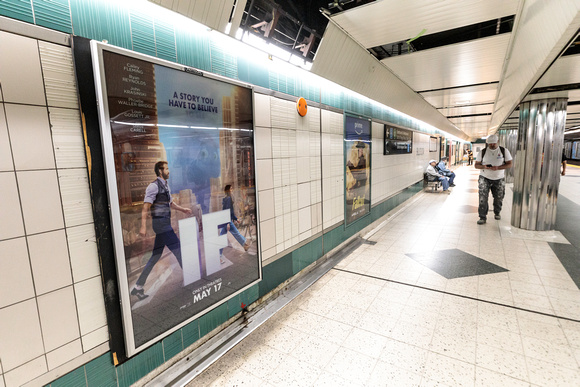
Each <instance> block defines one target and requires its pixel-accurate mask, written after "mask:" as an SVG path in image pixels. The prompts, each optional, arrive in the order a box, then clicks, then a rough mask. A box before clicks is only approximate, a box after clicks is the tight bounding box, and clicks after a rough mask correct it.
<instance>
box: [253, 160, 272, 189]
mask: <svg viewBox="0 0 580 387" xmlns="http://www.w3.org/2000/svg"><path fill="white" fill-rule="evenodd" d="M256 173H257V175H258V176H257V183H258V184H257V185H258V191H263V190H267V189H272V188H274V175H273V172H272V160H258V161H256Z"/></svg>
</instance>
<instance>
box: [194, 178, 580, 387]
mask: <svg viewBox="0 0 580 387" xmlns="http://www.w3.org/2000/svg"><path fill="white" fill-rule="evenodd" d="M567 172H568V173H567V175H566V176H565V177H563V178H562V183H561V190H560V193H561V195H563V196H565V197H566V198H567V199H568V200H570V201H572V202H574V203H576V204H580V190H579V189H578V185H579V184H580V169H577V168H573V167H569V168H568V171H567ZM477 174H478V173H477V171H475V170H474V169H472V168H470V167H463V168H459V169H458V170H457V179H456V182H457V187H455V188H454V189H453V192H452V194H451V195H443V194H438V193H422V194H420V195H418V196H416V197H415V198H413V199H411V201H410V202H409V203H405V204H404V205H403V207H402V209H397V210H395V211H393V216H392V217H391V218H390V219H389V220H388V221H387V222H386V223H385V224H384V225H383V226H382V227H381V228H380V229H379V230H377V231H376V232H375V233H374V235H373V236H372V237H371V238H370V240H371V241H374V242H376V244H371V243H363V244H361V245H360V246H359V247H358V248H357V249H356V250H355V251H354V252H353V253H351V254H350V255H349V256H348V257H346V258H345V259H344V260H342V261H341V262H340V263H339V264H338V265H337V266H336V267H335V268H334V269H332V270H331V271H330V272H328V273H327V274H326V275H325V276H323V277H322V278H321V279H320V280H319V281H318V282H316V283H315V284H314V285H313V286H311V287H310V288H309V289H308V290H306V291H305V292H304V293H302V294H301V295H300V296H299V297H297V298H296V299H295V300H293V301H292V302H291V303H290V304H288V305H287V306H286V307H285V308H284V309H282V311H281V312H279V313H278V314H276V315H275V316H274V317H273V318H271V319H270V320H268V321H267V322H266V323H265V324H264V325H262V326H261V327H260V328H258V329H257V330H256V331H255V332H253V333H252V334H251V335H250V336H249V337H248V338H246V339H245V340H243V341H242V342H241V343H240V344H238V345H237V346H236V347H234V348H233V349H232V350H230V351H229V352H228V353H227V354H226V355H224V356H223V357H222V358H221V359H220V360H219V361H218V362H216V363H215V364H214V365H212V366H211V367H210V368H208V369H207V370H206V371H205V372H203V373H202V374H201V375H199V376H198V377H197V378H195V379H194V380H193V381H192V382H191V383H190V384H189V385H190V386H206V385H209V386H435V385H437V386H456V385H459V386H578V385H580V290H579V289H578V287H577V286H576V284H575V283H574V281H573V280H572V278H571V277H570V275H569V274H568V272H567V271H566V269H565V268H564V266H563V265H562V263H561V262H560V260H559V259H558V257H557V256H556V254H555V253H554V252H553V250H552V248H551V247H550V243H554V244H560V246H562V245H561V244H565V246H567V247H573V246H572V245H570V244H569V242H568V241H567V240H566V238H564V236H563V235H562V233H561V232H558V231H551V232H531V231H525V230H519V229H514V228H512V227H511V225H510V222H509V219H510V212H511V208H510V207H511V193H512V190H511V186H510V188H507V189H506V194H507V195H506V196H507V197H506V198H505V200H504V209H503V211H502V216H503V219H502V220H500V221H496V220H493V217H488V222H487V224H485V225H482V226H478V225H477V224H476V221H477V219H478V215H477V191H476V190H474V188H475V186H476V184H477V181H476V177H477ZM490 219H491V220H490ZM442 251H444V252H442ZM446 257H448V262H453V267H446V265H445V262H446ZM579 259H580V258H579ZM429 262H431V263H433V262H436V264H430V263H429ZM474 268H475V269H474ZM506 269H507V271H506Z"/></svg>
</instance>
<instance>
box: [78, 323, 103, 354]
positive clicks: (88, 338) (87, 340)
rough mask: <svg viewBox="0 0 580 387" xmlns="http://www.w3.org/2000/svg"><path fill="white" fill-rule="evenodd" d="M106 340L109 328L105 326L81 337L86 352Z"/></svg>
mask: <svg viewBox="0 0 580 387" xmlns="http://www.w3.org/2000/svg"><path fill="white" fill-rule="evenodd" d="M108 341H109V330H108V329H107V327H106V326H103V327H101V328H99V329H97V330H94V331H92V332H90V333H88V334H86V335H84V336H83V337H82V342H83V351H85V352H86V351H88V350H90V349H93V348H95V347H97V346H99V345H101V344H103V343H106V342H108Z"/></svg>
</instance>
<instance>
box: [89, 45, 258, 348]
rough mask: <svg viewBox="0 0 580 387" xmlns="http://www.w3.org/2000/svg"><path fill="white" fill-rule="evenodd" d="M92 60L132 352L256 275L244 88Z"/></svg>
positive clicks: (142, 62)
mask: <svg viewBox="0 0 580 387" xmlns="http://www.w3.org/2000/svg"><path fill="white" fill-rule="evenodd" d="M103 47H104V48H103ZM99 48H100V49H99ZM93 53H94V54H95V53H96V54H97V55H96V58H97V59H96V61H95V64H96V65H97V71H96V72H97V73H98V74H100V78H101V79H100V82H98V83H100V87H101V89H100V90H99V93H100V98H99V99H100V100H102V102H103V103H102V104H100V105H102V107H103V109H102V111H101V112H100V114H101V130H102V137H103V148H104V157H105V162H106V168H107V179H108V185H109V199H110V203H111V218H112V225H113V232H114V241H115V251H116V259H117V271H118V275H119V284H120V287H121V289H120V296H121V301H122V311H123V322H124V329H125V336H126V345H127V351H128V355H129V356H131V355H132V354H134V353H135V352H138V351H139V350H141V349H143V348H144V347H146V346H147V345H149V344H151V343H153V342H155V341H157V340H159V338H160V337H163V336H165V335H167V334H169V333H170V332H172V331H174V330H175V329H177V328H178V327H180V326H183V325H185V323H187V322H188V321H191V320H192V319H193V318H195V317H197V316H199V315H200V314H202V313H205V312H206V311H208V310H209V309H211V308H213V307H215V306H217V305H219V304H221V303H223V302H225V301H226V300H228V299H230V298H231V297H233V296H234V295H236V294H238V293H240V292H241V291H243V290H244V289H247V288H248V287H249V286H251V285H253V284H255V283H256V282H258V281H259V280H260V278H261V265H260V259H259V256H258V254H257V252H258V251H259V249H258V246H257V241H258V239H259V238H257V235H258V234H257V233H258V230H257V213H256V208H257V206H256V182H255V162H254V138H253V136H254V132H253V110H252V90H251V89H250V88H247V87H243V86H239V85H236V84H232V83H229V82H224V81H222V80H219V79H214V78H208V77H207V76H204V74H201V73H200V72H197V71H193V73H192V71H189V72H188V71H184V68H183V67H178V66H177V65H174V64H171V63H165V62H161V61H158V60H156V59H153V58H148V57H145V56H140V55H137V54H127V53H125V52H123V51H120V50H114V49H110V51H109V49H107V47H106V46H101V45H94V46H93Z"/></svg>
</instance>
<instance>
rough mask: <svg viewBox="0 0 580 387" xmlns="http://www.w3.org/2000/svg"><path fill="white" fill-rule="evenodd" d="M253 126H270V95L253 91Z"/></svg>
mask: <svg viewBox="0 0 580 387" xmlns="http://www.w3.org/2000/svg"><path fill="white" fill-rule="evenodd" d="M254 112H255V113H254V120H255V121H254V126H262V127H265V128H270V127H271V126H272V125H271V123H270V97H269V96H267V95H264V94H258V93H254Z"/></svg>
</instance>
